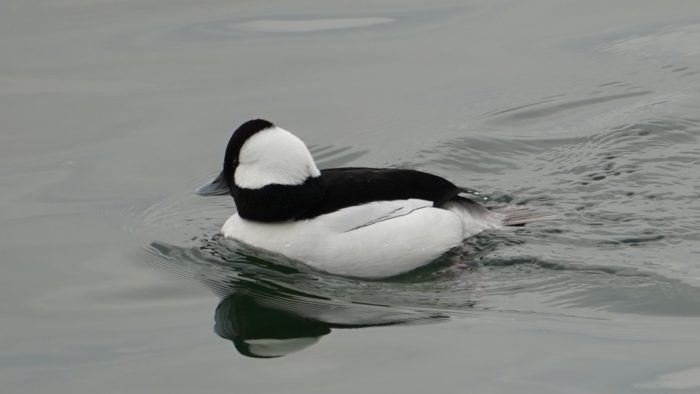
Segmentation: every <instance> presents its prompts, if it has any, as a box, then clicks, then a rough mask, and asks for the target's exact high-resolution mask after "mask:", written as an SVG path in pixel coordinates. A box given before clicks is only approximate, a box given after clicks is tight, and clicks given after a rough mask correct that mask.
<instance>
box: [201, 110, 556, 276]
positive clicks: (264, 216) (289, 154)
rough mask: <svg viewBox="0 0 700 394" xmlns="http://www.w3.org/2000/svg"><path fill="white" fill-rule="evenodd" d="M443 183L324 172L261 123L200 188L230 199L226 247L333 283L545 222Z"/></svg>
mask: <svg viewBox="0 0 700 394" xmlns="http://www.w3.org/2000/svg"><path fill="white" fill-rule="evenodd" d="M468 193H469V190H467V189H464V188H461V187H458V186H456V185H455V184H453V183H452V182H450V181H448V180H446V179H444V178H442V177H439V176H437V175H433V174H429V173H425V172H421V171H416V170H409V169H396V168H364V167H346V168H329V169H323V170H319V169H318V167H317V166H316V163H315V162H314V160H313V157H312V156H311V153H310V152H309V150H308V149H307V147H306V145H305V144H304V143H303V142H302V141H301V140H300V139H299V138H298V137H296V136H295V135H293V134H292V133H290V132H289V131H287V130H285V129H283V128H281V127H279V126H276V125H274V124H273V123H271V122H269V121H267V120H263V119H254V120H249V121H247V122H245V123H243V124H242V125H241V126H240V127H238V129H236V131H235V132H234V133H233V135H232V136H231V139H230V140H229V142H228V145H227V147H226V153H225V155H224V162H223V170H222V171H221V173H220V174H219V175H218V176H217V177H216V178H214V179H213V180H212V181H210V182H209V183H207V184H205V185H203V186H201V187H200V188H199V189H197V194H199V195H202V196H211V195H227V194H230V195H231V196H233V199H234V202H235V204H236V208H237V211H238V212H237V213H234V214H233V215H232V216H231V217H230V218H228V220H226V222H225V223H224V225H223V227H222V229H221V232H222V233H223V235H224V237H225V238H228V239H233V240H236V241H239V242H242V243H243V244H246V245H249V246H253V247H255V248H259V249H263V250H266V251H269V252H273V253H277V254H281V255H284V256H286V257H288V258H291V259H294V260H298V261H300V262H302V263H305V264H307V265H309V266H311V267H314V268H316V269H320V270H322V271H326V272H329V273H333V274H338V275H345V276H355V277H365V278H381V277H389V276H394V275H397V274H400V273H403V272H407V271H410V270H412V269H415V268H418V267H420V266H422V265H425V264H427V263H429V262H431V261H433V260H435V259H437V258H438V257H440V256H442V255H443V254H445V253H446V252H447V251H449V250H451V249H453V248H454V247H456V246H458V245H460V244H461V243H462V242H463V240H465V239H466V238H469V237H471V236H473V235H475V234H478V233H480V232H482V231H484V230H487V229H499V228H504V227H506V226H513V225H521V224H524V223H528V222H532V221H537V220H542V219H546V218H547V216H548V215H547V214H546V213H542V212H537V211H534V210H531V209H528V208H525V207H520V206H511V207H505V208H501V209H487V208H485V207H484V206H482V205H480V204H478V203H476V202H474V201H472V200H470V199H469V198H466V197H464V196H463V194H468Z"/></svg>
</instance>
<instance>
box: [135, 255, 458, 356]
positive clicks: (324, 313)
mask: <svg viewBox="0 0 700 394" xmlns="http://www.w3.org/2000/svg"><path fill="white" fill-rule="evenodd" d="M151 249H152V252H153V253H151V255H150V256H149V258H148V260H147V261H148V262H150V263H152V264H157V265H158V266H160V267H162V268H165V269H166V270H169V271H173V272H176V273H178V274H180V275H183V276H186V277H190V278H193V279H197V280H198V281H199V282H201V283H202V284H204V285H206V286H207V287H209V288H210V289H211V290H212V291H213V292H214V293H216V294H217V295H219V296H221V297H222V300H221V302H220V303H219V305H218V306H217V308H216V312H215V327H214V330H215V332H216V333H217V334H218V335H219V336H221V337H222V338H226V339H230V340H231V341H232V342H233V344H234V345H235V347H236V349H237V350H238V351H239V352H240V353H241V354H243V355H245V356H249V357H256V358H273V357H280V356H284V355H286V354H289V353H292V352H296V351H299V350H302V349H304V348H306V347H309V346H311V345H313V344H315V343H317V342H318V341H319V339H320V337H322V336H324V335H327V334H329V333H330V332H331V330H332V329H342V328H363V327H378V326H389V325H401V324H415V323H423V322H425V323H428V322H439V321H442V320H444V319H446V318H447V316H446V315H443V314H441V313H436V312H430V311H423V310H414V309H407V308H396V307H391V306H384V305H372V304H367V303H361V304H359V303H353V302H350V301H341V300H337V299H330V298H326V297H320V296H315V295H311V294H308V293H306V292H303V291H300V290H294V289H292V288H290V287H287V286H286V285H284V284H283V283H284V281H285V280H287V279H288V277H289V275H290V274H295V275H294V283H295V284H299V283H302V284H303V283H304V275H305V274H302V273H300V272H298V271H295V270H293V269H292V268H290V267H278V266H275V265H270V264H269V263H266V262H264V261H260V260H259V259H251V258H249V257H246V256H242V255H240V256H238V257H237V258H236V259H232V260H220V259H218V258H216V257H215V256H213V255H211V254H208V253H206V252H205V251H204V250H202V249H201V248H183V247H179V246H175V245H170V244H166V243H162V242H154V243H152V244H151ZM155 256H157V258H154V257H155ZM290 270H291V271H290ZM295 287H296V286H295Z"/></svg>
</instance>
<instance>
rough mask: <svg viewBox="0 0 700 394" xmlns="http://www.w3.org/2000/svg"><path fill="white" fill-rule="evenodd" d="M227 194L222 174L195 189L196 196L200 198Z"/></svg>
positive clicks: (226, 185)
mask: <svg viewBox="0 0 700 394" xmlns="http://www.w3.org/2000/svg"><path fill="white" fill-rule="evenodd" d="M229 193H230V191H229V189H228V183H226V180H225V179H224V174H223V172H222V173H220V174H219V175H217V176H216V178H214V179H212V180H211V181H209V182H207V183H205V184H203V185H202V186H200V187H199V188H198V189H197V194H198V195H200V196H225V195H227V194H229Z"/></svg>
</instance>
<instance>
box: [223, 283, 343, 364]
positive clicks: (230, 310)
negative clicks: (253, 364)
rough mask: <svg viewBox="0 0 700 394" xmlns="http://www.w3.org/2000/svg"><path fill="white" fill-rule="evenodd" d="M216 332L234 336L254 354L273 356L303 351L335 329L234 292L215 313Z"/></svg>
mask: <svg viewBox="0 0 700 394" xmlns="http://www.w3.org/2000/svg"><path fill="white" fill-rule="evenodd" d="M214 319H215V321H216V326H214V331H216V333H217V334H219V336H220V337H222V338H226V339H230V340H232V341H233V344H234V345H235V346H236V349H238V351H239V352H240V353H241V354H243V355H245V356H250V357H260V358H271V357H280V356H284V355H285V354H288V353H292V352H295V351H297V350H301V349H303V348H305V347H308V346H311V345H313V344H314V343H316V342H318V340H319V338H320V337H321V336H323V335H326V334H328V333H330V332H331V329H330V328H329V327H328V325H326V324H324V323H322V322H320V321H316V320H311V319H306V318H303V317H301V316H299V315H295V314H293V313H290V312H287V311H282V310H277V309H273V308H268V307H265V306H263V305H260V303H259V302H258V301H257V300H256V299H255V297H252V296H250V295H245V294H232V295H230V296H228V297H226V298H224V299H223V301H221V303H220V304H219V306H217V307H216V314H215V315H214Z"/></svg>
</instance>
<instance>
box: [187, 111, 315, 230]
mask: <svg viewBox="0 0 700 394" xmlns="http://www.w3.org/2000/svg"><path fill="white" fill-rule="evenodd" d="M320 176H321V172H320V171H319V170H318V168H317V167H316V164H315V163H314V160H313V158H312V157H311V153H310V152H309V150H308V149H307V148H306V145H304V143H303V142H302V141H301V140H300V139H299V138H297V137H296V136H294V135H293V134H292V133H290V132H289V131H287V130H285V129H283V128H281V127H277V126H275V125H274V124H272V123H270V122H268V121H266V120H263V119H255V120H249V121H247V122H245V123H243V124H242V125H241V126H240V127H238V128H237V129H236V131H234V133H233V135H232V136H231V139H230V140H229V142H228V146H227V147H226V155H225V156H224V165H223V170H222V171H221V173H220V174H219V175H218V176H217V177H216V178H214V179H213V180H212V181H210V182H209V183H207V184H205V185H203V186H201V187H200V188H199V189H197V194H199V195H200V196H217V195H225V194H231V196H233V199H234V200H235V202H236V206H237V207H238V214H239V215H240V216H241V217H242V218H244V219H250V220H257V221H263V222H276V221H284V220H290V219H294V218H297V217H299V215H301V214H303V213H304V212H306V211H307V210H308V209H310V208H311V207H313V205H314V204H315V203H316V202H318V201H319V200H320V199H321V198H322V196H323V186H322V183H321V181H320Z"/></svg>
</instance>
